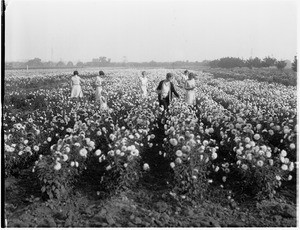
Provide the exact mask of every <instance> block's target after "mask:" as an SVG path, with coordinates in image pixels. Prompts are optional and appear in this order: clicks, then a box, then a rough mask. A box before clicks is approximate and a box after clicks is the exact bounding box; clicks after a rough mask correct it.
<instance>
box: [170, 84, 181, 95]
mask: <svg viewBox="0 0 300 230" xmlns="http://www.w3.org/2000/svg"><path fill="white" fill-rule="evenodd" d="M171 91H172V92H173V93H174V94H175V96H176V97H178V98H179V94H178V93H177V91H176V90H175V87H174V85H173V83H172V82H171Z"/></svg>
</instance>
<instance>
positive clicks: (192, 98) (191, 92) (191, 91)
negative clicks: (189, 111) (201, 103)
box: [184, 73, 196, 105]
mask: <svg viewBox="0 0 300 230" xmlns="http://www.w3.org/2000/svg"><path fill="white" fill-rule="evenodd" d="M195 87H196V82H195V74H193V73H189V76H188V79H187V80H186V81H185V84H184V88H185V90H186V93H185V102H186V103H187V104H189V105H195V102H196V92H195Z"/></svg>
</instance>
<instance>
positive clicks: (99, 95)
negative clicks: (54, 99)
mask: <svg viewBox="0 0 300 230" xmlns="http://www.w3.org/2000/svg"><path fill="white" fill-rule="evenodd" d="M104 76H105V74H104V72H103V71H102V70H101V71H99V75H97V76H96V77H95V80H94V86H95V88H96V91H95V101H96V102H99V103H100V107H101V108H102V109H106V108H107V100H106V98H105V96H104V94H105V91H103V89H102V82H103V79H102V77H104ZM83 82H84V80H83V79H82V78H80V77H79V76H78V71H77V70H76V71H74V73H73V76H72V78H71V82H70V84H71V98H82V97H83V93H82V88H81V83H83Z"/></svg>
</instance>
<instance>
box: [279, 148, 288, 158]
mask: <svg viewBox="0 0 300 230" xmlns="http://www.w3.org/2000/svg"><path fill="white" fill-rule="evenodd" d="M286 155H287V152H286V151H285V150H284V149H283V150H281V152H280V156H282V157H286Z"/></svg>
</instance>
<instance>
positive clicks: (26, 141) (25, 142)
mask: <svg viewBox="0 0 300 230" xmlns="http://www.w3.org/2000/svg"><path fill="white" fill-rule="evenodd" d="M50 141H51V140H50ZM24 144H25V145H27V144H28V140H25V141H24Z"/></svg>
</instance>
